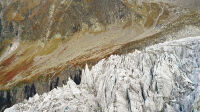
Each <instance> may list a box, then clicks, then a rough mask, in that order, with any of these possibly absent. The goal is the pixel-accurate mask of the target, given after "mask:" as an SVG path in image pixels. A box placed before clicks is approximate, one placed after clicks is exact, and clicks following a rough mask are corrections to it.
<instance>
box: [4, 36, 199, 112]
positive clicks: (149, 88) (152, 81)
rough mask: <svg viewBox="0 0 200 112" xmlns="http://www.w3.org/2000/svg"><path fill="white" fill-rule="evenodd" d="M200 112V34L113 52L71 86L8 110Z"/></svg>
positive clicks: (64, 86)
mask: <svg viewBox="0 0 200 112" xmlns="http://www.w3.org/2000/svg"><path fill="white" fill-rule="evenodd" d="M122 110H123V111H124V112H125V111H130V112H142V111H143V112H148V111H151V112H155V111H164V112H174V111H180V112H181V111H184V112H190V111H191V112H199V111H200V37H188V38H184V39H181V40H176V41H169V42H166V43H161V44H157V45H154V46H151V47H148V48H146V49H145V50H143V51H137V50H136V51H134V52H133V53H130V54H127V55H122V56H118V55H112V56H110V57H109V58H108V59H103V60H101V61H100V62H99V63H98V64H96V65H95V66H93V67H92V69H91V70H89V69H88V67H87V66H86V68H85V69H84V70H83V72H82V81H81V84H80V85H76V84H75V83H74V82H73V80H71V79H69V81H68V83H67V85H63V87H58V88H57V89H53V90H52V91H50V92H49V93H44V94H43V95H37V94H36V95H35V96H34V97H33V98H30V99H29V100H28V101H27V100H25V101H24V102H22V103H19V104H15V105H14V106H12V107H11V108H8V109H6V110H5V112H22V111H24V112H25V111H26V112H58V111H65V112H82V111H84V112H97V111H103V112H114V111H119V112H120V111H121V112H122Z"/></svg>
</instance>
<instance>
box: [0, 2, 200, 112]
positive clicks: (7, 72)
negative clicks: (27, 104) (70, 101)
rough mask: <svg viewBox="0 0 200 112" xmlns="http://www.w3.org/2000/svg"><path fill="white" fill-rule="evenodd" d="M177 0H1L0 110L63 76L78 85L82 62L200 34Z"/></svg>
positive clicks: (198, 21) (195, 18)
mask: <svg viewBox="0 0 200 112" xmlns="http://www.w3.org/2000/svg"><path fill="white" fill-rule="evenodd" d="M179 1H180V0H177V1H176V2H171V1H169V0H164V1H163V0H1V1H0V91H1V92H0V99H2V102H1V105H0V110H3V109H5V108H7V107H9V106H11V105H13V104H15V103H18V102H21V101H23V100H24V99H28V98H29V97H32V96H33V95H34V94H36V93H38V94H42V93H44V92H48V91H50V90H52V89H53V88H55V87H58V86H62V85H63V84H66V83H67V81H68V78H69V77H71V78H72V79H73V80H74V81H75V83H76V84H80V83H81V78H80V77H81V74H82V72H81V69H82V68H84V66H85V64H86V63H88V64H89V67H91V66H92V65H94V64H96V63H97V62H98V61H99V60H101V59H102V58H105V57H108V56H110V55H111V54H125V53H128V52H132V51H134V50H135V49H143V48H145V47H146V46H150V45H154V44H156V43H159V42H164V41H168V40H174V39H179V38H183V37H188V36H196V35H200V13H199V11H198V10H193V8H195V9H197V8H198V6H194V7H193V8H187V9H186V8H185V7H187V4H181V5H179ZM172 3H173V4H172ZM177 3H178V4H177ZM185 3H188V4H194V3H195V2H193V1H192V0H191V1H187V2H185Z"/></svg>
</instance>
